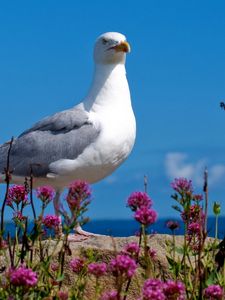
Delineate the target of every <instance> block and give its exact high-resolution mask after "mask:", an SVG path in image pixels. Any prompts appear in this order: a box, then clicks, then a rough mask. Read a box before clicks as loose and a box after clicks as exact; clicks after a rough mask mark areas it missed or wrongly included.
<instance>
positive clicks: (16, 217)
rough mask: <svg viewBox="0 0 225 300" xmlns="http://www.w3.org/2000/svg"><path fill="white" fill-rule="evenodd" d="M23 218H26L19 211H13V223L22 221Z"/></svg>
mask: <svg viewBox="0 0 225 300" xmlns="http://www.w3.org/2000/svg"><path fill="white" fill-rule="evenodd" d="M25 220H26V217H25V216H23V214H22V213H21V211H16V212H14V213H13V221H14V222H15V223H20V222H24V221H25Z"/></svg>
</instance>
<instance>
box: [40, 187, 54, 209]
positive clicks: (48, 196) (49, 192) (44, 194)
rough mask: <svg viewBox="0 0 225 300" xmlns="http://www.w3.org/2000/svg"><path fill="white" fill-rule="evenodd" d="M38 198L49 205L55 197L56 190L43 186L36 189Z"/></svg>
mask: <svg viewBox="0 0 225 300" xmlns="http://www.w3.org/2000/svg"><path fill="white" fill-rule="evenodd" d="M36 195H37V197H38V198H39V199H40V200H41V201H42V202H43V203H45V205H47V204H48V203H49V202H50V201H52V199H53V198H54V197H55V190H54V189H53V188H52V187H51V186H48V185H46V186H41V187H38V188H37V189H36Z"/></svg>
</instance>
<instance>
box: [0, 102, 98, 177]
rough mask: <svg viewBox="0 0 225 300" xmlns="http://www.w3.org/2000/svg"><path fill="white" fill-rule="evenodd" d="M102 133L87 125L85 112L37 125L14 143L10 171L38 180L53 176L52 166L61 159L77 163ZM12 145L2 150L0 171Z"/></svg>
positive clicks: (58, 116)
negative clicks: (51, 164) (50, 168)
mask: <svg viewBox="0 0 225 300" xmlns="http://www.w3.org/2000/svg"><path fill="white" fill-rule="evenodd" d="M99 132H100V129H99V128H96V127H95V126H94V125H93V124H92V123H90V122H89V121H88V115H87V113H86V112H85V111H83V110H81V109H78V108H74V109H71V110H66V111H63V112H60V113H56V114H55V115H53V116H51V117H47V118H45V119H43V120H41V121H40V122H38V123H36V124H35V125H34V126H33V127H32V128H30V129H28V130H26V131H25V132H23V133H22V134H21V135H20V136H19V137H18V138H17V139H15V140H14V142H13V145H12V150H11V154H10V168H11V169H12V170H13V174H14V175H17V176H29V175H30V168H31V166H32V170H33V174H34V176H35V177H44V176H46V175H47V173H49V172H50V170H49V164H50V163H52V162H54V161H57V160H60V159H75V158H76V157H77V156H78V155H79V154H81V153H82V152H83V151H84V149H85V148H86V147H87V146H89V145H90V144H91V143H93V142H94V141H95V140H96V138H97V137H98V135H99ZM8 149H9V145H8V144H4V145H2V146H0V171H3V170H4V167H5V166H6V160H7V153H8Z"/></svg>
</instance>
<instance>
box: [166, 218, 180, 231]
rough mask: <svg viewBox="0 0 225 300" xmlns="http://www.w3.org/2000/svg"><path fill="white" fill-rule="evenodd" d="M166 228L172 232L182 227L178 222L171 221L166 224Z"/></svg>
mask: <svg viewBox="0 0 225 300" xmlns="http://www.w3.org/2000/svg"><path fill="white" fill-rule="evenodd" d="M166 227H167V228H169V229H170V230H171V231H174V230H176V229H178V228H179V227H180V225H179V223H178V222H177V221H172V220H169V221H167V222H166Z"/></svg>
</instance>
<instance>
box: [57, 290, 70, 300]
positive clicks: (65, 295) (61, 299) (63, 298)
mask: <svg viewBox="0 0 225 300" xmlns="http://www.w3.org/2000/svg"><path fill="white" fill-rule="evenodd" d="M58 297H59V300H67V299H69V293H68V291H58Z"/></svg>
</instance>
